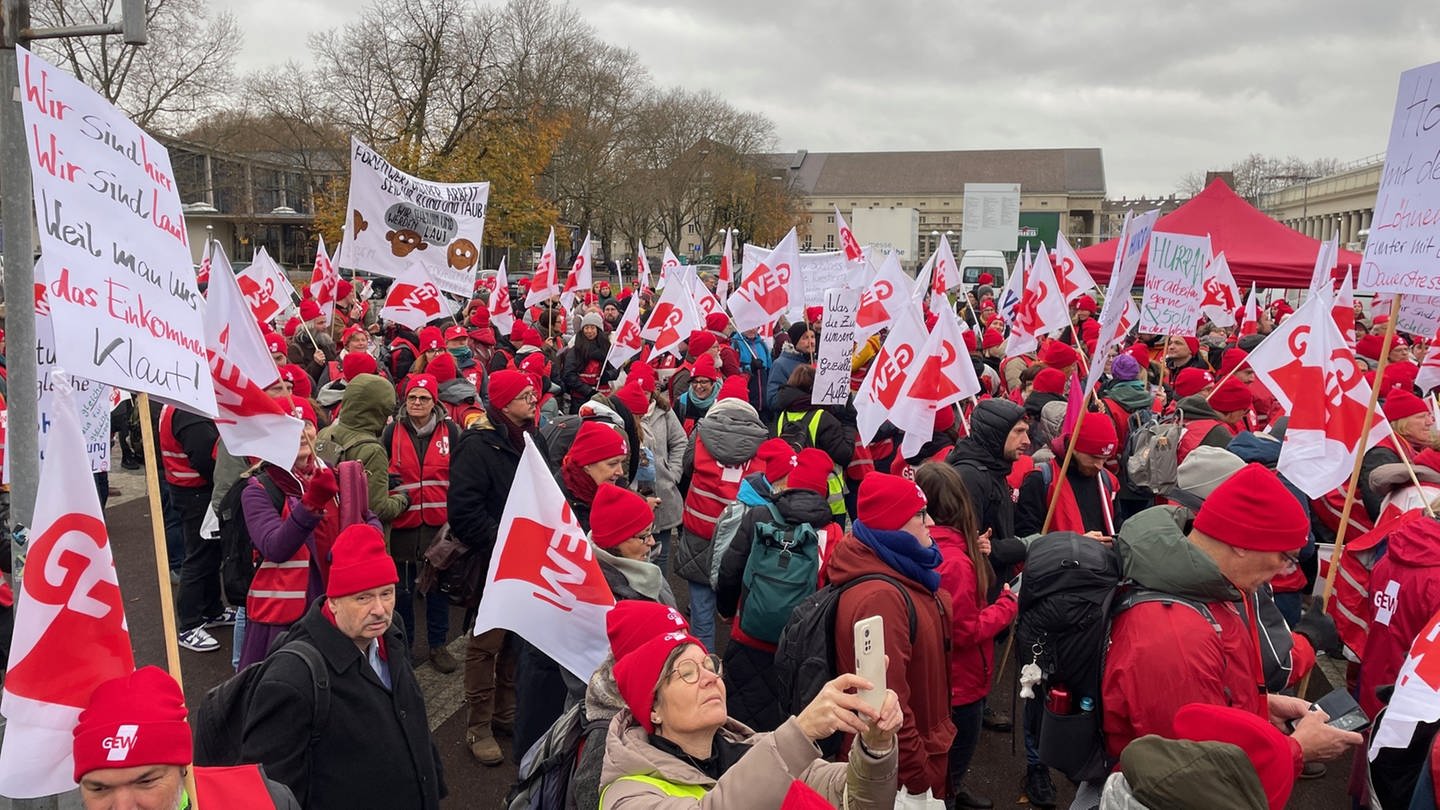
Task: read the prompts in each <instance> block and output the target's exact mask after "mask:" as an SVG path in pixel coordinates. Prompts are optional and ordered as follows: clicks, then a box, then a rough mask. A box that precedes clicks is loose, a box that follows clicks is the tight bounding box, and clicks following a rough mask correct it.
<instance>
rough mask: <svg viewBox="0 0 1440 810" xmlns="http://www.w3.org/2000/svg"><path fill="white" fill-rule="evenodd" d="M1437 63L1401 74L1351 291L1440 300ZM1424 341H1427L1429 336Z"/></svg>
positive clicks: (1439, 90) (1439, 81) (1439, 71)
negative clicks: (1371, 215) (1367, 234)
mask: <svg viewBox="0 0 1440 810" xmlns="http://www.w3.org/2000/svg"><path fill="white" fill-rule="evenodd" d="M1437 104H1440V62H1436V63H1434V64H1429V65H1425V66H1424V67H1417V68H1411V69H1410V70H1407V71H1405V72H1404V73H1401V74H1400V89H1399V92H1397V93H1396V96H1395V113H1394V117H1393V118H1392V119H1391V123H1390V143H1389V145H1388V146H1387V147H1386V149H1385V171H1384V173H1383V174H1382V175H1381V176H1380V190H1379V193H1378V194H1377V196H1376V199H1375V216H1374V218H1373V220H1372V224H1371V225H1370V237H1369V239H1368V240H1367V241H1366V243H1365V260H1364V261H1363V262H1361V264H1360V276H1359V277H1358V278H1357V279H1356V280H1355V289H1357V290H1369V291H1373V292H1393V293H1409V294H1417V293H1418V294H1421V295H1425V294H1440V261H1436V260H1435V253H1436V251H1435V222H1436V220H1437V218H1440V214H1437V211H1440V171H1437V170H1436V157H1435V156H1436V155H1437V154H1440V127H1436V126H1435V115H1436V105H1437ZM1427 337H1428V335H1427Z"/></svg>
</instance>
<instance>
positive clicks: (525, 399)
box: [516, 393, 540, 402]
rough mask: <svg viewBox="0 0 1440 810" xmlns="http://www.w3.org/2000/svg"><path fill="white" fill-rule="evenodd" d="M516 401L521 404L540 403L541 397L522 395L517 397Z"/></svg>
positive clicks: (532, 394)
mask: <svg viewBox="0 0 1440 810" xmlns="http://www.w3.org/2000/svg"><path fill="white" fill-rule="evenodd" d="M516 399H518V400H520V401H521V402H539V401H540V399H539V397H536V396H535V394H534V393H529V394H521V395H520V396H518V397H516Z"/></svg>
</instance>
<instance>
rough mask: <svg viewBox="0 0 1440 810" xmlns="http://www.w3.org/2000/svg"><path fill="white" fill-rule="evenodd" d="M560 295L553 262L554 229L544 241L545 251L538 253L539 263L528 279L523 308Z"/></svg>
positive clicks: (557, 277) (557, 276)
mask: <svg viewBox="0 0 1440 810" xmlns="http://www.w3.org/2000/svg"><path fill="white" fill-rule="evenodd" d="M559 294H560V269H559V266H558V265H557V264H556V260H555V227H554V226H553V225H552V226H551V227H550V235H549V236H548V237H546V239H545V249H544V250H542V251H540V263H539V264H536V265H535V273H534V275H532V276H531V277H530V292H528V293H526V294H525V306H526V307H533V306H535V305H536V304H538V303H540V302H541V301H548V300H550V299H551V298H554V297H555V296H557V295H559Z"/></svg>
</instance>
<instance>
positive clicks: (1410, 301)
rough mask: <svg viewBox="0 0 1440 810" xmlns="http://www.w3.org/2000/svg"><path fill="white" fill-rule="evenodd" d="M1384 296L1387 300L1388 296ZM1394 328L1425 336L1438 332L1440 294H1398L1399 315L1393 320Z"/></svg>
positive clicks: (1439, 330) (1406, 332)
mask: <svg viewBox="0 0 1440 810" xmlns="http://www.w3.org/2000/svg"><path fill="white" fill-rule="evenodd" d="M1385 298H1386V299H1387V301H1388V299H1389V298H1390V296H1388V295H1387V296H1385ZM1395 330H1396V331H1397V332H1404V333H1405V334H1407V335H1420V336H1421V337H1427V338H1428V337H1431V336H1433V335H1434V334H1435V333H1436V332H1440V296H1436V295H1402V296H1400V317H1399V319H1397V320H1396V321H1395Z"/></svg>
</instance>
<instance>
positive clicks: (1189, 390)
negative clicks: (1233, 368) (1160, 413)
mask: <svg viewBox="0 0 1440 810" xmlns="http://www.w3.org/2000/svg"><path fill="white" fill-rule="evenodd" d="M1213 382H1215V375H1213V374H1211V373H1210V372H1208V371H1206V370H1205V369H1203V368H1195V367H1194V366H1191V367H1189V368H1182V369H1180V371H1179V373H1177V374H1176V375H1175V380H1174V381H1173V382H1172V383H1171V386H1170V387H1171V388H1174V389H1175V396H1177V397H1180V398H1181V399H1184V398H1185V397H1193V396H1195V395H1196V394H1198V393H1200V392H1201V391H1202V390H1204V388H1205V386H1207V385H1210V384H1211V383H1213Z"/></svg>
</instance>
